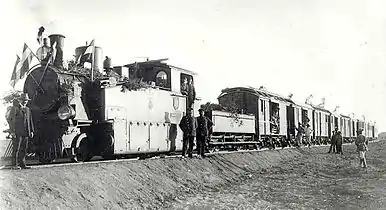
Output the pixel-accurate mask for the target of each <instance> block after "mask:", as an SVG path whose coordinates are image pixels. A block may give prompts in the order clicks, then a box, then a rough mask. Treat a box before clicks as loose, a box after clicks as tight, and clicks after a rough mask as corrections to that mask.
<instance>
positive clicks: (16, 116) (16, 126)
mask: <svg viewBox="0 0 386 210" xmlns="http://www.w3.org/2000/svg"><path fill="white" fill-rule="evenodd" d="M28 101H29V98H28V95H27V94H26V93H23V94H22V96H21V99H20V103H18V101H17V100H14V101H13V107H12V109H11V113H10V119H11V120H10V121H11V126H10V128H11V129H12V132H13V133H14V134H15V135H16V138H14V140H13V151H12V165H13V166H15V169H28V168H30V167H28V166H27V165H26V163H25V157H26V155H27V148H28V138H33V135H34V133H33V132H34V126H33V121H32V114H31V110H30V109H29V108H28V107H27V106H26V105H27V102H28Z"/></svg>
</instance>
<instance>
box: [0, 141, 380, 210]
mask: <svg viewBox="0 0 386 210" xmlns="http://www.w3.org/2000/svg"><path fill="white" fill-rule="evenodd" d="M384 146H385V142H378V143H373V144H371V146H370V152H369V154H368V157H369V161H368V162H369V164H370V168H368V169H366V170H364V169H361V168H359V167H358V161H357V157H356V153H355V150H354V147H353V146H346V147H345V148H344V152H345V153H346V154H345V155H343V156H340V155H335V154H334V155H332V154H325V153H326V151H327V149H328V148H327V147H315V148H301V149H294V148H292V149H285V150H276V151H263V152H246V153H233V154H217V155H213V156H210V157H208V158H206V159H199V158H193V159H181V158H164V159H148V160H140V161H138V160H134V161H123V162H111V163H94V164H82V165H73V166H57V167H50V168H34V169H30V170H22V171H15V170H2V171H0V173H1V174H0V182H1V183H0V184H1V187H0V207H2V208H3V209H21V208H22V209H41V208H49V209H51V208H56V209H133V208H134V209H138V208H139V209H144V208H145V209H159V208H161V209H170V208H175V209H180V208H188V209H189V208H190V209H208V208H209V209H211V208H215V209H219V208H220V209H221V208H229V207H231V208H257V209H266V208H267V207H268V208H271V209H302V208H304V209H310V208H311V209H313V208H319V209H320V208H321V209H330V208H333V209H342V208H347V209H364V208H370V209H381V207H383V206H386V205H385V199H384V192H385V190H384V189H386V188H385V187H386V182H385V178H386V177H385V175H384V174H385V173H384V172H385V168H386V167H385V166H386V164H385V162H384V161H385V160H386V159H385V158H386V154H384V153H385V151H384V150H385V148H384Z"/></svg>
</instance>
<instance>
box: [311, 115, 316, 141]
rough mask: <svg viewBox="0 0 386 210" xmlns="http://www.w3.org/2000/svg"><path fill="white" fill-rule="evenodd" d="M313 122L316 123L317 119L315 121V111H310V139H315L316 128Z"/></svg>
mask: <svg viewBox="0 0 386 210" xmlns="http://www.w3.org/2000/svg"><path fill="white" fill-rule="evenodd" d="M315 122H317V119H315V110H312V125H311V126H312V137H313V138H314V139H315V137H316V133H317V128H316V125H315Z"/></svg>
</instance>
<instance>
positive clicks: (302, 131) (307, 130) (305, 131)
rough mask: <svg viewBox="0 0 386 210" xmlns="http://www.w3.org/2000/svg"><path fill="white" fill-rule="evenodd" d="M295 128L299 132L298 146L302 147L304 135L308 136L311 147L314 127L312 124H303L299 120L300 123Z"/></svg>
mask: <svg viewBox="0 0 386 210" xmlns="http://www.w3.org/2000/svg"><path fill="white" fill-rule="evenodd" d="M295 129H296V130H297V131H298V132H297V134H296V138H295V140H296V146H297V147H300V146H301V145H302V140H303V135H304V136H305V137H306V144H308V146H309V147H310V146H311V134H312V129H311V126H310V124H308V123H307V124H305V125H303V124H301V123H300V122H299V124H298V127H297V128H296V127H295Z"/></svg>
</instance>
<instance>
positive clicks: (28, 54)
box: [19, 43, 34, 79]
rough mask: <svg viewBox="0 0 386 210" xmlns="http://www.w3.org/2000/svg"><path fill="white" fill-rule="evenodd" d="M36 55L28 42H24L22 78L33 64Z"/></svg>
mask: <svg viewBox="0 0 386 210" xmlns="http://www.w3.org/2000/svg"><path fill="white" fill-rule="evenodd" d="M33 57H34V53H33V52H32V50H31V49H30V48H29V47H28V45H27V44H26V43H24V48H23V55H22V56H21V61H20V64H21V66H20V67H19V68H20V79H21V78H23V77H24V75H25V74H26V73H27V72H28V70H29V66H30V64H31V61H32V58H33Z"/></svg>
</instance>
